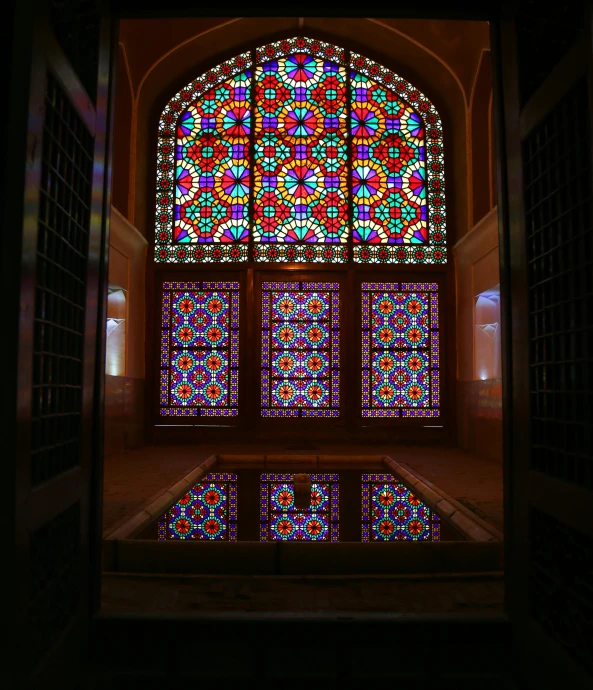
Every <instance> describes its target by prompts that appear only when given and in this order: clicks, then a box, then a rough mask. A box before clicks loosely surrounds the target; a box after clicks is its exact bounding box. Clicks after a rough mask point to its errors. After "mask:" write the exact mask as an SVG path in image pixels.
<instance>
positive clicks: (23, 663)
mask: <svg viewBox="0 0 593 690" xmlns="http://www.w3.org/2000/svg"><path fill="white" fill-rule="evenodd" d="M11 19H12V20H13V29H14V30H13V43H12V51H13V55H12V64H11V73H10V87H11V88H10V97H11V102H10V105H9V107H8V108H7V116H8V118H9V126H8V127H7V131H6V137H5V142H6V147H5V153H8V156H7V159H6V166H7V167H6V168H5V172H6V173H7V174H6V185H5V188H4V194H5V195H6V196H5V204H4V207H5V208H7V209H9V210H8V213H7V217H5V219H4V220H5V221H6V220H7V219H8V221H9V222H8V225H5V224H4V223H3V226H4V228H3V232H2V269H3V270H2V273H3V279H4V281H5V289H6V292H5V295H6V296H7V298H8V299H7V304H8V305H9V307H8V319H7V321H8V328H7V329H6V333H5V338H4V340H5V344H6V345H7V347H8V349H9V357H8V358H7V360H6V367H5V370H6V378H5V381H6V386H7V387H6V389H5V392H4V396H3V398H4V400H3V403H4V405H5V414H4V419H5V422H7V430H6V435H5V438H4V439H3V445H4V446H5V451H7V450H9V452H8V453H7V454H6V455H5V460H8V459H9V458H10V459H12V457H14V458H15V462H14V464H12V463H11V469H12V470H13V474H12V477H11V482H9V483H10V484H11V486H10V488H11V489H12V490H13V491H14V497H15V500H14V501H13V502H12V504H11V507H12V509H13V515H12V519H11V522H10V525H11V528H12V530H13V532H14V535H15V545H16V549H15V552H14V559H13V562H12V563H11V564H10V566H11V568H12V572H13V573H14V581H13V582H12V587H11V590H10V591H11V593H12V594H13V596H14V603H15V605H16V606H15V608H16V620H15V624H14V627H12V628H11V627H7V633H8V637H9V638H11V644H12V648H11V649H10V655H9V657H8V658H9V664H10V666H9V668H10V672H12V674H14V681H13V683H11V684H10V685H11V687H21V686H23V687H29V686H31V687H44V688H49V687H70V686H77V687H78V686H80V685H82V683H83V682H84V680H83V679H84V677H85V671H84V669H85V659H86V657H87V656H88V651H89V650H88V634H89V623H90V618H91V614H92V611H93V609H94V608H95V607H96V606H97V603H98V582H99V580H98V570H99V567H98V557H97V554H98V543H97V541H98V540H97V539H94V538H93V534H94V533H95V532H96V530H95V529H94V527H96V526H97V525H98V522H99V506H100V502H99V501H98V500H97V498H98V491H99V490H100V477H101V463H102V457H101V447H102V443H101V436H102V429H101V424H100V418H101V416H100V409H101V406H102V378H103V377H102V368H103V366H102V362H103V357H104V352H103V337H102V334H103V330H104V329H103V326H102V318H103V304H104V301H105V296H106V295H105V286H106V283H105V285H103V283H104V281H103V273H104V264H105V248H106V247H107V246H108V244H107V241H108V239H107V233H108V227H107V218H108V214H107V213H106V209H107V208H108V206H107V204H108V184H107V183H108V175H107V170H108V165H107V162H108V137H107V133H108V131H109V129H108V124H109V123H108V120H109V117H108V116H109V108H108V104H109V103H108V102H109V76H110V62H111V59H110V46H109V43H110V33H111V28H110V27H111V25H110V22H109V21H108V20H107V18H106V17H105V16H103V15H102V12H101V9H100V7H99V3H94V2H78V3H75V2H49V3H34V2H19V3H15V7H14V13H13V14H12V16H11ZM23 156H25V158H23ZM3 455H4V454H3ZM10 672H9V673H10Z"/></svg>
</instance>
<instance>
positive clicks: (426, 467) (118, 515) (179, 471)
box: [103, 443, 503, 531]
mask: <svg viewBox="0 0 593 690" xmlns="http://www.w3.org/2000/svg"><path fill="white" fill-rule="evenodd" d="M254 452H265V453H276V454H283V453H284V454H286V455H294V454H297V455H298V454H311V453H317V454H319V455H322V454H323V455H331V454H339V455H360V454H369V453H371V454H373V455H380V454H383V455H389V456H391V457H392V458H393V459H394V460H397V461H398V462H399V463H401V464H403V465H407V466H408V467H410V468H411V469H413V470H414V471H415V472H417V473H418V474H420V475H422V476H424V477H425V478H426V479H428V480H429V481H430V482H432V483H434V484H436V485H437V486H438V487H440V488H441V489H442V490H443V491H445V492H446V493H448V494H450V495H451V496H453V498H455V499H457V500H458V501H459V502H460V503H463V504H464V505H465V506H467V507H468V508H470V509H471V510H472V511H474V512H475V513H476V514H477V515H478V516H480V517H481V518H483V519H484V520H487V521H488V522H490V523H491V524H492V525H493V526H495V527H497V528H498V529H500V530H502V528H503V505H502V467H501V466H500V465H497V464H494V463H492V462H490V461H488V460H485V459H483V458H480V457H478V456H476V455H472V454H470V453H466V452H465V451H462V450H459V449H455V448H432V447H428V446H399V445H398V446H388V445H385V446H373V447H372V449H369V448H368V447H364V446H354V445H339V444H336V443H327V444H324V443H319V444H318V445H317V446H316V449H315V450H307V451H302V452H300V451H295V450H288V449H287V448H286V445H282V444H266V445H265V447H264V448H262V447H260V446H257V447H256V446H251V445H250V446H244V445H238V444H216V445H196V446H181V445H179V446H147V447H146V448H143V449H141V450H133V451H128V452H126V453H122V454H118V455H111V456H108V457H106V458H105V475H104V503H103V526H104V529H105V530H106V531H110V530H112V529H114V528H115V527H116V526H117V525H119V524H121V523H123V522H124V521H125V520H126V519H128V518H129V517H131V516H132V515H134V513H136V512H137V511H138V510H140V509H141V508H142V507H143V506H146V505H148V504H149V503H150V502H151V501H152V500H153V499H154V498H156V497H157V496H159V495H160V494H161V493H162V492H163V491H165V490H166V489H168V488H169V487H170V486H171V485H173V484H174V483H175V482H176V481H178V480H179V479H181V478H182V477H183V476H185V475H186V474H187V473H188V472H190V471H191V470H192V469H193V468H194V467H195V466H196V465H198V464H199V463H200V462H201V461H203V460H205V459H206V458H207V457H208V456H210V455H212V454H214V453H220V454H222V453H229V454H236V453H247V454H249V453H254Z"/></svg>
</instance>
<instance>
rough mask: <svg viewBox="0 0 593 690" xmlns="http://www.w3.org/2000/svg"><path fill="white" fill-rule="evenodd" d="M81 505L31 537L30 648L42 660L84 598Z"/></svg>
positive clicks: (31, 652) (34, 658) (49, 523)
mask: <svg viewBox="0 0 593 690" xmlns="http://www.w3.org/2000/svg"><path fill="white" fill-rule="evenodd" d="M79 545H80V504H79V503H75V504H74V505H72V506H70V507H69V508H67V509H66V510H65V511H63V512H62V513H60V514H59V515H58V516H57V517H55V518H54V519H53V520H51V521H50V522H48V523H46V524H45V525H43V526H42V527H41V528H40V529H38V530H37V531H36V532H35V533H34V534H33V535H32V536H31V545H30V558H31V589H30V593H29V610H28V625H27V630H28V639H27V641H26V642H23V643H24V644H27V646H28V654H29V656H30V658H31V659H33V660H36V661H41V660H42V659H43V657H44V656H45V654H46V652H48V651H49V650H50V649H51V647H52V645H53V644H54V643H55V642H56V640H57V639H58V636H59V635H60V633H62V632H63V631H64V630H65V629H66V628H67V627H68V625H69V624H70V622H71V621H72V620H73V618H74V617H75V616H76V613H77V611H78V607H79V604H80V596H81V571H80V568H81V562H80V547H79Z"/></svg>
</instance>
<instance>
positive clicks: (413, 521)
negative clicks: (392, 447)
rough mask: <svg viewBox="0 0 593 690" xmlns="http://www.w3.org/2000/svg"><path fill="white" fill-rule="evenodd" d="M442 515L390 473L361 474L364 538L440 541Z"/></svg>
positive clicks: (374, 539) (375, 539) (369, 539)
mask: <svg viewBox="0 0 593 690" xmlns="http://www.w3.org/2000/svg"><path fill="white" fill-rule="evenodd" d="M439 539H440V521H439V516H438V515H437V514H436V513H435V512H434V511H432V510H431V509H430V508H429V507H428V506H427V505H426V504H425V503H422V501H420V499H419V498H417V497H416V496H415V495H414V494H413V493H412V492H411V491H410V489H408V488H407V487H406V486H405V485H404V484H402V483H401V482H398V481H396V479H395V478H394V477H393V476H392V475H390V474H363V475H362V541H396V540H399V541H439Z"/></svg>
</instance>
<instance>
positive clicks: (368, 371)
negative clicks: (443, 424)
mask: <svg viewBox="0 0 593 690" xmlns="http://www.w3.org/2000/svg"><path fill="white" fill-rule="evenodd" d="M437 290H438V287H437V285H436V283H401V285H400V284H398V283H363V285H362V416H363V417H438V416H439V406H440V387H439V330H438V329H439V306H438V293H437Z"/></svg>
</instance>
